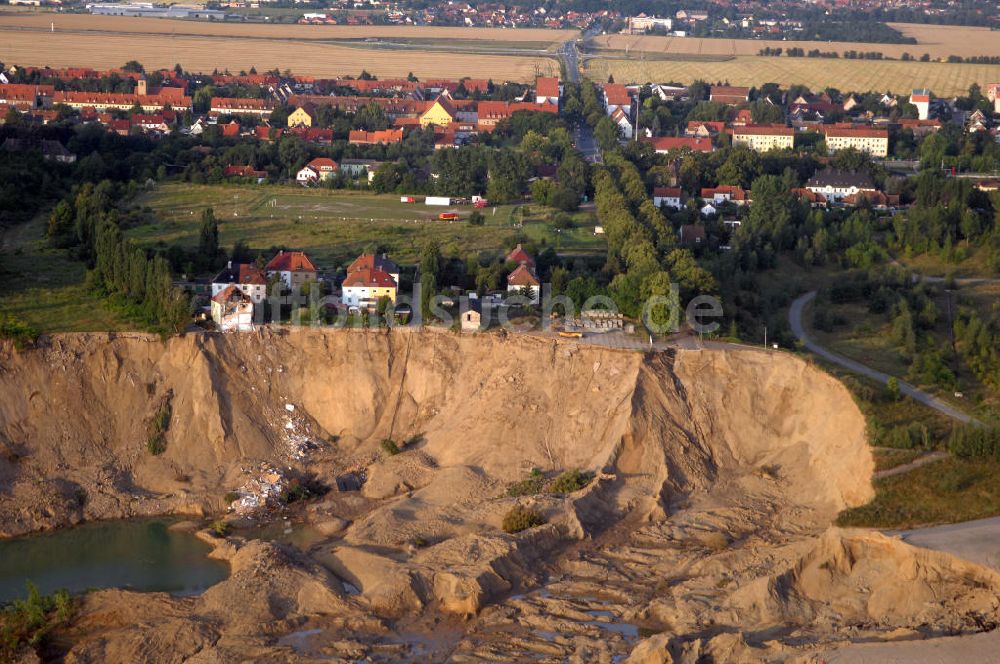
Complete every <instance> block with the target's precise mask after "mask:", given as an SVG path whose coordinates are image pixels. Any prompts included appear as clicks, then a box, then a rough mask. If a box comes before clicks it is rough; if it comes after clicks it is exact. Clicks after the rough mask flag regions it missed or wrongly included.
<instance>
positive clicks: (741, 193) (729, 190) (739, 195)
mask: <svg viewBox="0 0 1000 664" xmlns="http://www.w3.org/2000/svg"><path fill="white" fill-rule="evenodd" d="M716 194H720V195H725V196H729V199H730V200H733V201H745V200H748V199H749V196H747V192H746V191H745V190H743V189H741V188H740V187H736V186H734V185H731V184H721V185H719V186H718V187H704V188H703V189H702V190H701V197H702V198H714V197H715V195H716Z"/></svg>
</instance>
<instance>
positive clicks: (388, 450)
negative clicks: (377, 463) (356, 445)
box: [379, 438, 399, 457]
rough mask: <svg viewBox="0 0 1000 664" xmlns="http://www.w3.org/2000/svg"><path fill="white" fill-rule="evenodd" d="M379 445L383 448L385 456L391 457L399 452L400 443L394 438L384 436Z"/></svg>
mask: <svg viewBox="0 0 1000 664" xmlns="http://www.w3.org/2000/svg"><path fill="white" fill-rule="evenodd" d="M379 447H380V448H381V449H382V455H383V456H386V457H391V456H396V455H397V454H399V445H397V444H396V441H394V440H393V439H392V438H383V439H382V442H381V443H379Z"/></svg>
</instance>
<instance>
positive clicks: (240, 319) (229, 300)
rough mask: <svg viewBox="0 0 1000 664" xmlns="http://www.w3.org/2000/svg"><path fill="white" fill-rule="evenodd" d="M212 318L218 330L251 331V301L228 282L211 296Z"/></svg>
mask: <svg viewBox="0 0 1000 664" xmlns="http://www.w3.org/2000/svg"><path fill="white" fill-rule="evenodd" d="M212 320H213V321H215V325H216V327H217V328H218V330H219V331H220V332H251V331H252V330H253V302H252V301H251V300H250V297H249V296H248V295H247V294H246V293H244V292H243V291H241V290H240V289H238V288H237V287H236V286H235V285H232V284H230V285H229V286H226V287H225V288H224V289H222V290H221V291H219V292H218V293H217V294H215V295H213V296H212Z"/></svg>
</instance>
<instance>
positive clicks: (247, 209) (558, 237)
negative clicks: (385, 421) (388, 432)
mask: <svg viewBox="0 0 1000 664" xmlns="http://www.w3.org/2000/svg"><path fill="white" fill-rule="evenodd" d="M417 200H418V201H419V200H421V197H417ZM136 204H137V205H139V206H149V207H150V208H152V210H153V211H154V212H155V213H156V216H157V217H158V218H159V221H158V222H157V223H152V224H148V225H143V226H138V227H135V228H132V229H129V230H128V231H127V234H128V236H129V237H130V238H132V239H133V240H135V241H136V242H138V243H140V244H141V245H143V246H157V245H161V246H163V245H165V246H169V245H171V244H180V245H181V246H185V247H194V246H196V245H197V243H198V230H199V224H200V215H201V211H202V210H203V209H205V208H206V207H212V208H213V209H214V210H215V215H216V217H217V218H218V219H219V222H220V223H219V235H220V242H221V243H222V245H223V246H224V247H225V248H227V249H229V248H231V247H232V245H233V244H234V243H235V242H236V241H237V240H243V241H244V242H246V243H247V244H248V245H249V246H250V247H251V248H252V249H253V250H255V251H261V252H265V253H266V252H268V251H270V250H271V248H272V247H281V246H283V247H286V248H289V249H298V250H303V251H305V252H307V253H308V254H309V255H310V257H312V258H313V260H314V261H316V262H317V264H318V265H320V266H321V267H323V268H332V267H336V266H338V265H343V264H345V263H348V262H350V261H351V260H353V258H354V257H355V256H357V254H359V253H361V252H362V251H363V250H365V249H371V248H373V247H377V248H380V249H382V250H384V251H387V252H388V253H389V254H390V255H391V256H392V257H393V258H394V259H396V260H397V261H399V262H401V263H403V264H407V263H416V262H417V261H418V260H419V256H420V252H421V250H422V249H423V247H425V246H426V245H427V244H428V243H429V242H431V241H435V242H437V243H438V244H439V245H440V247H441V249H442V251H443V252H444V254H445V255H455V256H459V257H466V256H469V255H470V254H474V253H477V252H480V251H489V252H496V253H498V254H499V253H500V252H503V251H506V250H507V249H508V248H509V247H508V245H509V244H510V243H511V242H513V241H515V238H516V237H517V236H518V234H519V233H523V234H525V235H527V236H528V237H529V238H530V239H531V240H533V241H535V242H537V243H539V244H542V243H544V244H545V245H547V246H553V247H556V248H557V249H558V250H559V251H563V252H566V253H572V254H588V253H600V252H604V251H605V250H606V245H605V242H604V239H603V238H602V237H595V236H594V235H593V225H594V221H593V218H592V215H591V214H590V213H578V214H577V215H576V216H575V218H576V220H577V222H578V224H577V227H575V228H572V229H569V230H564V231H562V232H561V233H560V232H557V231H556V230H555V229H554V228H552V227H551V225H550V224H549V223H547V221H546V219H547V218H548V217H549V216H550V215H551V213H552V212H551V211H547V210H542V209H540V208H537V207H536V208H534V209H531V208H528V206H510V205H503V206H498V207H497V208H496V209H495V211H494V208H492V207H490V208H486V209H484V210H483V211H482V212H483V213H484V214H485V216H486V223H485V225H483V226H472V225H471V224H469V223H467V222H466V221H464V220H465V219H467V218H468V216H469V214H470V213H471V212H472V208H471V206H460V207H447V208H445V207H430V206H426V205H424V204H423V203H422V202H418V203H410V204H407V203H401V202H400V200H399V196H396V195H383V196H378V195H373V194H368V193H362V192H354V191H331V190H325V189H299V188H295V187H288V186H238V185H203V186H199V185H188V184H166V185H160V186H158V187H157V188H156V189H154V190H153V191H151V192H147V193H145V194H143V195H141V196H140V197H139V199H137V201H136ZM451 210H454V211H457V212H459V213H460V215H461V220H460V221H457V222H447V221H439V220H438V219H437V216H438V214H439V213H441V212H443V211H451ZM522 217H523V218H522ZM522 222H523V227H521V228H519V226H520V225H521V224H522Z"/></svg>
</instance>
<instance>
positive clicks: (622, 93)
mask: <svg viewBox="0 0 1000 664" xmlns="http://www.w3.org/2000/svg"><path fill="white" fill-rule="evenodd" d="M604 98H605V100H607V103H608V105H609V106H628V105H630V104H631V103H632V95H630V94H629V92H628V88H626V87H625V86H624V85H622V84H621V83H605V84H604Z"/></svg>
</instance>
